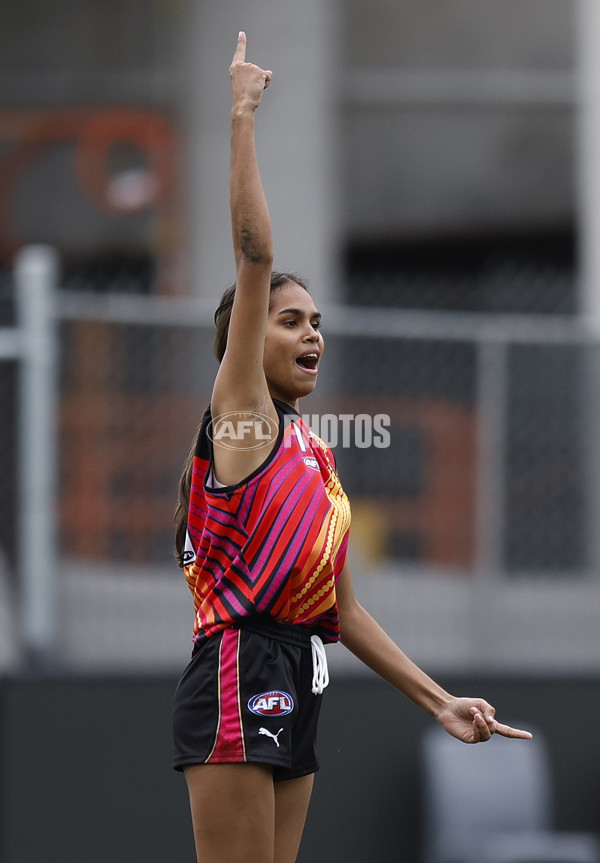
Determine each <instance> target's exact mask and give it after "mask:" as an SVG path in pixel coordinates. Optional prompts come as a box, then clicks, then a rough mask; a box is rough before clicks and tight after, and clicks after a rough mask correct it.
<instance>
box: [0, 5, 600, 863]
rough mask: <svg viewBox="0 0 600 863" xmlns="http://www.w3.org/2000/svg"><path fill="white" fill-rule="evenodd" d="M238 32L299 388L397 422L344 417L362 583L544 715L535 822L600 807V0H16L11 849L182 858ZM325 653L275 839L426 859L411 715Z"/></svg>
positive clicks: (0, 540)
mask: <svg viewBox="0 0 600 863" xmlns="http://www.w3.org/2000/svg"><path fill="white" fill-rule="evenodd" d="M239 29H245V30H246V32H247V34H248V59H249V60H252V61H253V62H256V63H258V64H259V65H262V66H263V67H265V68H271V69H272V70H273V71H274V78H273V84H272V86H271V87H270V88H269V91H268V93H267V96H266V98H265V100H264V103H263V105H262V106H261V108H260V118H259V124H258V139H259V140H258V147H259V157H260V162H261V167H262V172H263V179H264V184H265V188H266V192H267V197H268V200H269V204H270V209H271V214H272V219H273V224H274V232H275V248H276V265H277V266H278V267H279V268H282V269H288V270H296V271H298V272H300V273H301V274H302V275H304V276H305V277H306V278H307V279H308V281H309V284H310V288H311V291H312V293H313V295H314V296H315V298H316V301H317V303H318V305H319V307H320V308H321V309H322V311H323V316H324V326H323V330H324V335H325V340H326V345H327V350H326V355H325V356H326V360H325V367H324V370H323V372H322V374H321V376H320V382H319V392H318V394H315V395H314V396H311V397H310V399H309V400H307V401H306V403H305V404H304V405H303V410H305V411H306V412H307V413H311V414H316V415H320V414H324V413H330V414H334V415H337V414H342V413H344V414H367V415H369V416H373V415H375V414H385V415H388V416H389V417H390V433H391V445H390V447H389V448H382V449H379V448H375V447H372V448H363V447H361V446H360V442H359V445H358V446H357V445H356V442H355V441H351V445H350V446H348V447H346V446H341V445H340V446H338V447H336V450H335V453H336V458H337V460H338V464H339V469H340V474H341V476H342V480H343V482H344V485H345V487H346V489H347V491H348V492H349V494H350V497H351V501H352V504H353V549H352V552H351V557H352V563H353V571H354V576H355V580H356V588H357V593H358V594H359V598H360V599H361V601H363V603H364V604H365V605H366V606H367V607H368V608H369V609H370V610H371V611H372V612H373V613H374V615H375V616H376V617H377V619H378V620H379V621H380V622H381V623H382V624H383V625H384V626H385V627H386V628H387V629H388V631H389V632H390V634H391V635H392V636H393V637H394V638H395V639H396V640H397V641H398V642H399V643H400V644H401V646H402V647H403V648H404V649H405V650H406V652H407V653H408V654H409V655H410V656H411V657H412V658H413V659H414V660H415V661H417V662H418V663H419V664H421V665H423V666H424V667H425V668H426V669H427V671H428V672H430V673H432V674H433V675H434V676H436V677H437V678H439V679H440V681H441V682H442V683H444V684H445V685H447V686H449V687H450V686H451V687H454V688H455V689H457V688H460V689H461V690H463V689H464V688H466V689H468V690H471V688H472V687H475V686H477V687H478V689H477V692H478V693H481V694H483V695H485V696H486V697H488V698H489V699H490V700H492V701H494V702H495V703H497V706H498V709H499V711H502V713H503V714H504V718H505V719H507V720H508V721H511V720H515V719H516V720H518V721H520V722H522V723H525V724H527V723H528V722H529V723H530V724H531V723H533V724H535V725H536V726H537V727H540V728H542V729H543V731H544V732H545V734H546V736H547V737H548V740H549V746H550V750H551V754H552V757H553V768H554V771H555V773H556V774H557V782H556V789H557V790H556V801H555V802H556V819H557V822H558V825H559V826H560V827H563V828H565V829H577V830H595V829H596V828H598V829H600V823H598V822H599V819H598V814H597V800H598V799H599V795H600V780H599V779H598V775H600V771H599V770H598V767H599V766H600V746H599V744H598V741H597V740H594V739H593V736H590V738H589V739H588V737H587V734H588V733H589V724H588V723H589V719H590V718H591V717H593V716H594V710H595V709H596V708H599V709H600V696H599V694H598V693H599V689H598V680H599V677H600V625H599V612H600V531H599V530H598V522H599V517H600V402H599V400H598V397H597V394H598V388H599V386H600V354H599V345H600V254H599V252H598V251H597V247H598V243H597V237H598V236H600V155H599V154H600V50H599V46H600V11H599V10H598V8H597V4H595V3H594V0H443V2H440V0H420V2H417V0H371V2H370V3H369V4H367V5H365V4H364V3H360V2H357V0H346V2H343V3H342V2H339V0H303V2H302V3H301V4H300V3H297V2H295V0H279V2H274V0H246V2H241V0H221V2H219V3H218V4H216V3H208V2H203V0H119V2H114V0H79V2H77V3H75V2H73V0H58V2H55V3H47V2H43V3H42V2H39V0H35V2H33V0H20V2H18V3H17V2H15V0H5V2H4V3H3V4H2V7H1V8H0V673H1V674H2V677H1V679H0V775H1V776H2V779H0V802H1V807H0V861H1V863H20V861H30V860H31V859H34V856H35V857H36V858H40V859H44V860H47V861H54V860H56V861H59V860H60V861H61V863H69V861H71V860H80V859H82V858H83V859H86V860H87V861H96V860H98V861H100V860H102V861H106V860H125V859H127V860H130V861H137V860H138V859H140V860H141V859H142V857H143V859H144V860H145V861H148V863H151V861H154V860H156V861H158V860H171V859H178V860H183V859H189V860H193V859H194V855H193V847H192V842H191V828H190V825H189V817H188V815H187V809H186V807H187V803H186V795H185V789H184V787H183V786H184V783H183V780H182V779H181V777H179V776H176V775H175V774H171V772H170V767H169V764H170V739H169V734H170V730H169V719H170V708H171V698H172V692H173V689H174V687H175V685H176V682H177V678H178V675H179V673H180V671H181V669H182V668H183V667H184V665H185V664H186V662H187V659H188V655H189V651H190V637H191V627H192V620H193V615H192V610H193V606H192V601H191V597H189V594H188V592H187V587H186V586H185V581H184V579H183V576H182V574H181V572H180V571H179V570H178V569H177V567H176V565H175V563H174V560H173V558H172V546H173V531H172V523H173V510H174V505H175V497H176V488H177V483H178V479H179V475H180V472H181V468H182V464H183V462H184V460H185V457H186V455H187V452H188V449H189V446H190V443H191V439H192V437H193V434H194V430H195V427H196V424H197V422H198V421H199V418H200V416H201V414H202V412H203V410H204V407H205V405H206V403H207V401H208V397H209V394H210V389H211V384H212V379H213V377H214V374H215V371H216V362H215V360H214V358H213V354H212V313H213V310H214V308H215V306H216V303H217V301H218V297H219V296H220V294H221V293H222V291H223V290H224V288H225V287H226V286H227V285H228V284H229V283H230V282H231V281H232V279H233V277H234V267H233V256H232V254H231V240H230V229H229V214H228V159H229V106H230V86H229V78H228V72H227V70H228V66H229V63H230V61H231V56H232V53H233V49H234V47H235V42H236V37H237V32H238V30H239ZM328 656H329V661H330V666H331V669H332V676H333V678H334V681H333V685H332V687H331V689H332V694H331V696H330V697H329V699H328V702H327V703H326V707H325V710H324V712H325V716H324V720H323V730H322V742H321V749H322V761H323V765H324V766H328V767H329V769H328V770H324V771H323V772H322V774H321V776H320V777H319V780H318V783H317V791H316V800H315V802H314V803H313V809H312V813H313V814H312V815H311V819H312V820H309V824H308V827H307V835H306V838H305V844H304V846H303V851H302V852H301V858H300V859H301V860H304V859H306V860H308V859H311V860H313V861H317V863H318V861H320V860H325V859H330V858H331V857H333V858H334V859H339V860H344V861H354V860H359V859H364V854H368V855H369V859H373V860H384V859H385V860H388V859H389V860H392V859H394V860H399V861H404V860H406V861H412V860H418V859H419V854H420V848H421V844H420V843H421V836H420V832H419V830H420V826H419V825H420V820H419V819H420V813H421V810H420V806H419V795H418V787H419V776H420V762H419V751H418V747H419V741H420V739H421V734H422V732H423V729H424V727H425V725H426V724H427V723H428V721H429V720H427V718H426V717H422V716H421V715H420V714H418V712H417V711H416V710H415V709H414V708H412V707H411V706H410V705H408V704H407V703H406V702H404V701H403V700H402V699H399V698H398V697H397V696H394V694H393V693H392V694H391V695H390V693H389V691H388V689H387V688H385V687H384V685H383V684H381V683H380V682H378V681H376V680H374V679H373V677H372V676H371V675H369V674H368V673H367V672H365V671H364V670H363V669H361V668H360V667H359V666H358V664H357V663H355V662H354V661H353V660H352V658H351V657H350V655H349V654H347V653H346V652H345V651H344V649H343V648H341V647H333V648H330V649H329V650H328ZM473 691H474V690H473ZM507 714H508V715H507ZM342 717H343V723H344V725H343V729H344V730H343V731H340V720H341V719H342ZM365 723H367V724H368V727H369V739H366V737H365V733H364V728H365ZM376 723H379V726H378V727H379V728H380V729H381V733H378V734H377V735H376V738H377V739H376V740H373V739H372V738H371V737H370V735H371V734H372V728H373V724H376ZM584 732H585V743H584V742H583V737H584ZM344 741H345V743H344ZM576 744H577V745H576ZM365 787H368V789H369V790H368V795H367V797H368V799H365V797H364V796H363V794H362V793H361V791H364V788H365ZM334 801H335V802H334ZM324 807H325V811H323V810H324ZM332 807H333V808H332ZM331 818H334V821H335V825H334V827H335V829H333V828H332V826H331V823H330V821H331ZM35 825H37V827H36V828H35V829H32V828H34V827H35ZM328 843H329V844H328ZM302 855H304V857H303V856H302ZM361 855H362V856H361Z"/></svg>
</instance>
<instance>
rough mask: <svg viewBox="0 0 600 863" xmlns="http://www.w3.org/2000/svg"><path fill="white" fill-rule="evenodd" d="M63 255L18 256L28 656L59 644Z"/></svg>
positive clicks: (43, 656) (45, 249)
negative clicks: (58, 293)
mask: <svg viewBox="0 0 600 863" xmlns="http://www.w3.org/2000/svg"><path fill="white" fill-rule="evenodd" d="M58 269H59V268H58V256H57V254H56V252H55V250H54V249H52V248H51V247H49V246H28V247H25V248H24V249H22V250H21V251H20V252H19V253H18V255H17V258H16V260H15V283H16V296H17V308H18V315H19V327H20V330H21V333H22V339H23V351H22V363H21V378H20V380H21V386H20V395H21V400H20V410H19V416H20V421H19V424H20V437H19V444H20V448H19V465H20V483H19V485H20V496H19V500H20V503H19V509H20V519H19V525H20V526H19V569H20V584H21V601H22V604H21V611H22V618H21V627H22V639H23V648H24V650H25V652H26V654H27V655H28V657H29V658H30V660H31V661H34V662H37V663H39V664H47V663H48V662H52V660H53V658H54V654H55V648H56V634H57V626H56V610H57V597H56V588H57V585H56V556H57V541H56V466H57V452H56V403H57V365H56V360H57V334H56V325H55V289H56V284H57V279H58Z"/></svg>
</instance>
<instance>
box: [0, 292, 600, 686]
mask: <svg viewBox="0 0 600 863" xmlns="http://www.w3.org/2000/svg"><path fill="white" fill-rule="evenodd" d="M7 284H8V283H7ZM107 287H108V288H110V286H107ZM8 293H10V290H9V288H5V296H8ZM135 293H139V294H143V293H144V291H130V292H128V294H129V295H127V296H126V295H123V294H121V295H120V296H116V295H115V294H114V293H111V292H110V290H109V291H108V292H107V293H105V294H104V295H100V294H96V295H94V294H91V293H89V292H87V291H77V290H73V289H71V290H70V291H66V290H62V291H61V292H60V293H59V301H58V304H57V309H58V318H59V324H58V328H57V331H58V338H59V346H60V354H59V356H60V369H59V372H60V373H59V383H60V386H59V391H60V396H59V400H58V405H57V431H58V452H59V471H58V474H59V482H58V492H57V513H56V514H57V528H58V558H59V564H58V568H57V569H58V572H57V582H56V583H57V592H58V601H57V611H56V614H57V627H56V633H57V634H56V644H55V645H54V646H55V648H56V651H57V655H60V656H61V657H62V660H63V661H64V662H66V663H67V665H68V666H69V667H85V668H89V667H97V668H106V667H119V668H124V667H125V668H126V667H136V668H141V669H145V670H151V669H156V668H160V667H171V666H172V665H180V664H181V662H182V661H183V660H184V659H185V656H186V655H187V651H188V647H189V638H190V631H191V624H192V605H191V598H190V599H188V595H187V588H186V586H185V583H184V579H183V577H182V575H181V573H180V572H179V570H178V569H177V567H176V565H175V563H174V560H173V558H172V548H173V530H172V528H173V510H174V504H175V497H176V488H177V483H178V479H179V475H180V472H181V468H182V464H183V461H184V459H185V457H186V455H187V452H188V449H189V446H190V442H191V439H192V437H193V434H194V430H195V428H196V425H197V423H198V421H199V419H200V416H201V414H202V411H203V410H204V407H205V406H206V404H207V402H208V399H209V395H210V389H211V384H212V380H213V377H214V374H215V371H216V361H215V360H214V357H213V353H212V324H211V322H210V313H209V311H208V309H207V307H206V305H204V304H200V303H194V301H191V300H189V301H185V300H179V301H177V300H167V299H161V298H157V297H152V296H137V297H136V296H131V294H135ZM9 322H10V321H9ZM324 335H325V340H326V353H325V365H324V367H323V372H322V381H321V385H320V390H319V394H318V395H314V396H311V397H310V398H309V399H307V400H306V403H305V404H303V406H302V410H303V412H305V414H306V415H307V419H308V421H309V422H310V424H311V425H312V426H313V428H314V430H315V431H317V432H319V433H320V434H321V435H322V436H323V437H325V438H328V439H329V442H330V443H331V444H332V445H333V446H334V449H335V454H336V458H337V460H338V465H339V470H340V473H341V476H342V480H343V482H344V485H345V487H346V488H347V490H348V492H349V494H350V498H351V501H352V504H353V549H354V550H353V553H352V557H351V559H352V562H353V567H354V574H355V579H356V582H357V590H358V592H359V595H361V596H362V597H363V598H364V601H365V603H366V604H367V605H368V606H369V607H370V608H372V609H373V611H374V612H375V615H376V616H377V617H379V618H380V619H382V622H383V623H384V624H385V625H386V627H387V628H389V629H390V630H391V633H392V635H394V636H395V637H396V638H397V639H398V640H399V641H400V642H401V643H402V644H403V646H405V647H406V648H407V649H408V651H409V653H411V654H412V655H413V656H415V658H416V659H417V660H419V661H426V662H430V663H431V664H433V665H436V664H437V665H444V666H449V667H456V666H457V665H461V666H464V665H465V664H466V665H469V664H470V665H475V666H476V665H477V664H478V663H484V662H485V664H486V665H487V666H488V667H490V664H491V666H493V667H497V668H503V667H507V666H510V667H514V668H522V669H530V668H532V667H533V668H540V667H541V668H548V667H552V668H555V667H557V666H559V667H568V668H571V669H579V670H583V669H589V668H590V667H593V668H596V667H597V664H598V662H599V661H600V660H599V659H598V657H600V649H599V648H600V643H599V636H598V633H597V612H598V610H599V608H600V579H599V578H598V566H597V564H598V563H599V561H597V560H595V554H596V552H595V550H594V549H595V539H594V538H595V530H594V519H593V517H592V516H593V513H594V512H595V511H596V510H595V509H594V507H595V505H596V504H595V501H596V500H597V499H598V497H600V495H599V494H598V488H596V487H595V486H596V484H597V483H600V480H598V477H595V471H594V470H591V469H590V465H591V464H593V463H594V459H595V458H596V456H597V455H599V454H598V453H595V452H594V447H595V436H594V434H593V428H594V424H595V422H596V419H597V418H596V417H595V414H594V412H593V410H592V411H590V405H591V404H593V392H591V391H590V386H593V384H591V381H593V380H594V375H593V374H591V373H590V369H592V370H593V362H594V361H595V354H596V353H597V351H596V350H595V349H594V348H593V347H592V344H593V341H592V337H591V336H590V335H589V334H588V333H587V332H586V331H585V328H584V327H583V326H582V325H581V323H580V322H579V321H578V320H577V319H575V318H574V317H568V316H559V315H554V316H546V317H543V316H529V317H527V316H525V315H513V316H507V315H501V314H500V315H483V314H472V313H471V314H468V313H457V312H454V313H448V312H443V313H442V312H431V311H430V312H427V311H419V310H400V309H380V308H364V307H363V308H352V307H338V308H336V309H324ZM0 374H1V377H0V398H1V399H2V417H3V421H2V424H1V426H0V434H2V435H3V438H2V443H3V446H2V457H3V458H4V460H5V464H4V463H3V470H2V473H1V475H0V483H1V484H2V488H1V491H2V494H1V495H0V500H1V501H2V506H3V513H2V524H3V530H4V531H5V532H4V534H3V540H2V542H3V547H4V550H5V556H6V557H7V559H8V560H9V561H10V563H11V567H10V568H12V570H13V572H14V571H16V570H17V569H18V563H19V561H18V560H17V559H16V556H15V549H14V543H13V545H11V539H10V537H11V536H14V534H15V531H16V525H15V512H16V510H17V507H16V505H15V500H16V475H15V467H14V466H15V464H16V463H17V460H18V457H22V456H23V454H22V453H20V452H19V448H18V446H17V440H16V433H15V428H16V422H17V414H18V407H17V398H16V391H15V363H14V362H12V363H9V362H8V361H6V362H4V363H2V364H0ZM482 638H483V641H481V639H482ZM475 648H476V649H475ZM334 662H335V660H334Z"/></svg>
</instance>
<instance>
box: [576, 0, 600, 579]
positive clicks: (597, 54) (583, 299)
mask: <svg viewBox="0 0 600 863" xmlns="http://www.w3.org/2000/svg"><path fill="white" fill-rule="evenodd" d="M576 11H577V16H578V20H577V25H578V27H577V33H578V39H577V60H578V66H579V68H578V72H579V76H578V78H579V99H578V108H579V110H578V117H577V121H578V122H577V133H578V151H577V157H578V162H577V192H578V195H577V209H578V212H577V216H578V233H579V262H580V263H579V312H580V315H581V317H582V319H583V323H584V325H585V327H586V329H587V331H588V332H589V334H590V347H589V348H588V351H587V358H586V363H585V372H584V380H583V383H582V387H583V391H584V396H583V398H584V402H583V403H584V405H585V408H586V411H587V413H586V417H585V430H586V440H585V441H584V446H585V450H586V455H587V465H586V476H587V478H588V480H587V483H588V484H587V566H588V568H589V570H590V573H591V574H592V577H594V578H598V573H600V530H598V525H599V523H600V401H599V399H598V392H599V389H600V350H599V348H598V343H599V341H600V243H598V237H599V236H600V233H599V232H600V5H599V4H598V2H597V0H579V2H578V3H577V6H576Z"/></svg>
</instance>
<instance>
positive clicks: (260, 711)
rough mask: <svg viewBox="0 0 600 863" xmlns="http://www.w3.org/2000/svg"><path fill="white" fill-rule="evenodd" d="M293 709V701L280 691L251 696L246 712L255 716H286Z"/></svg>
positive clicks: (275, 690)
mask: <svg viewBox="0 0 600 863" xmlns="http://www.w3.org/2000/svg"><path fill="white" fill-rule="evenodd" d="M293 709H294V699H293V698H292V696H291V695H289V694H288V693H287V692H282V691H281V690H280V689H273V690H272V691H271V692H261V693H260V695H253V696H252V698H251V699H250V701H249V702H248V710H250V711H251V712H252V713H256V715H257V716H287V714H288V713H291V712H292V710H293Z"/></svg>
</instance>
